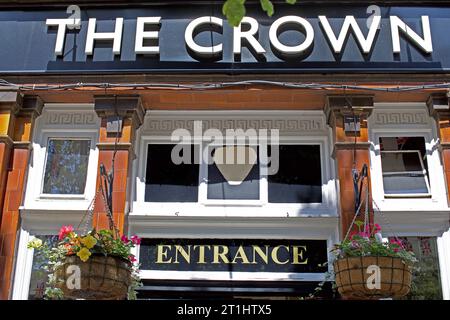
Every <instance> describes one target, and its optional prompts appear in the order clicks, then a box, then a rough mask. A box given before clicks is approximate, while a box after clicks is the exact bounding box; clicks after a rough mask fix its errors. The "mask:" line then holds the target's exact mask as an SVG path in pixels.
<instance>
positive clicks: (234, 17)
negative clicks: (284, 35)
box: [222, 0, 297, 27]
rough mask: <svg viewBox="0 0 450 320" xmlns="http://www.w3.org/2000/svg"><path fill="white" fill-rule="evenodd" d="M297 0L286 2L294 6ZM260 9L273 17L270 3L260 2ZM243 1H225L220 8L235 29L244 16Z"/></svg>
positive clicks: (267, 0) (263, 0) (272, 8)
mask: <svg viewBox="0 0 450 320" xmlns="http://www.w3.org/2000/svg"><path fill="white" fill-rule="evenodd" d="M296 2H297V0H286V3H288V4H291V5H292V4H295V3H296ZM260 3H261V8H262V10H263V11H264V12H266V13H267V15H268V16H269V17H271V16H273V14H274V13H275V9H274V6H273V3H272V1H270V0H260ZM245 12H246V10H245V0H226V1H225V3H224V4H223V7H222V13H223V15H224V16H226V17H227V20H228V23H229V24H230V25H232V26H233V27H237V26H238V25H239V23H241V20H242V18H243V17H244V16H245Z"/></svg>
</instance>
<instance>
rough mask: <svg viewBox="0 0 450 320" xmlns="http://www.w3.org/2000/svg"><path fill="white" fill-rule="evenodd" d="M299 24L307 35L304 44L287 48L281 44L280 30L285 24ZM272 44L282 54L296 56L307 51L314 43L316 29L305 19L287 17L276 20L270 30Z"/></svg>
mask: <svg viewBox="0 0 450 320" xmlns="http://www.w3.org/2000/svg"><path fill="white" fill-rule="evenodd" d="M291 23H293V24H298V25H299V26H300V27H301V28H302V29H303V30H304V33H305V40H304V41H303V43H301V44H299V45H297V46H286V45H284V44H282V43H281V42H280V40H279V39H278V30H279V28H280V27H282V26H283V25H284V24H291ZM269 39H270V43H272V45H273V46H274V47H275V48H276V49H277V50H278V51H280V53H284V54H290V55H295V54H299V53H302V52H304V51H306V50H307V49H308V48H309V47H310V46H311V44H312V43H313V41H314V29H313V27H312V26H311V24H310V23H309V22H308V21H306V20H305V19H303V18H301V17H298V16H286V17H282V18H279V19H278V20H276V21H275V22H274V23H273V24H272V26H271V27H270V30H269Z"/></svg>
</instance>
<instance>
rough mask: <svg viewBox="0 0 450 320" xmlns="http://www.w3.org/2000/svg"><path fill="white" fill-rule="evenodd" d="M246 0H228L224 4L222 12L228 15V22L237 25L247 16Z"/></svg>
mask: <svg viewBox="0 0 450 320" xmlns="http://www.w3.org/2000/svg"><path fill="white" fill-rule="evenodd" d="M244 4H245V0H227V1H225V3H224V4H223V7H222V13H223V14H224V16H226V17H227V20H228V23H229V24H230V25H232V26H233V27H237V26H238V25H239V23H241V20H242V18H243V17H244V16H245V5H244Z"/></svg>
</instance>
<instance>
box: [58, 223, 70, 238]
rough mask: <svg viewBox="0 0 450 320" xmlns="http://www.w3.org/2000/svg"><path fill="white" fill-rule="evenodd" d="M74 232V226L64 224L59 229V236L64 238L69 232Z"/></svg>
mask: <svg viewBox="0 0 450 320" xmlns="http://www.w3.org/2000/svg"><path fill="white" fill-rule="evenodd" d="M71 232H73V227H72V226H62V227H61V229H60V230H59V235H58V238H59V240H63V239H64V238H65V237H66V236H67V235H68V234H69V233H71Z"/></svg>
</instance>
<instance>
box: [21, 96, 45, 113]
mask: <svg viewBox="0 0 450 320" xmlns="http://www.w3.org/2000/svg"><path fill="white" fill-rule="evenodd" d="M43 107H44V102H43V101H42V99H41V98H40V97H39V96H37V95H25V96H23V98H22V104H21V105H20V107H19V108H18V109H17V110H16V115H17V116H19V117H30V118H32V119H35V118H37V117H39V116H40V115H41V113H42V108H43Z"/></svg>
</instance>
